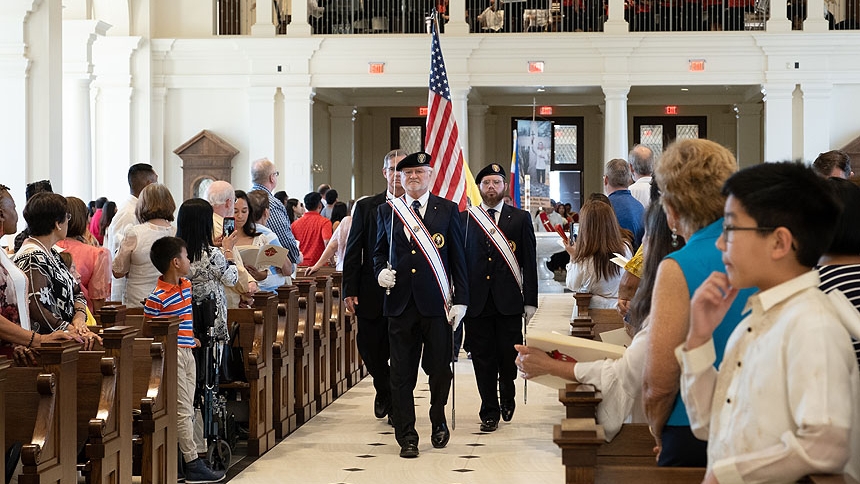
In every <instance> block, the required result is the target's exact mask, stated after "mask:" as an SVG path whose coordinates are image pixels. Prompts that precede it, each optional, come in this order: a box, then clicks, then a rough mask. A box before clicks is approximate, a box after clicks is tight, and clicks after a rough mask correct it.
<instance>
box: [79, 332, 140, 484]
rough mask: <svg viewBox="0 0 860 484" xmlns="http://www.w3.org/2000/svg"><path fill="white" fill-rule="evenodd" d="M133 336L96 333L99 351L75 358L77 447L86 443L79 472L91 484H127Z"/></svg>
mask: <svg viewBox="0 0 860 484" xmlns="http://www.w3.org/2000/svg"><path fill="white" fill-rule="evenodd" d="M137 333H138V330H137V329H135V328H132V327H129V326H114V327H111V328H106V329H104V330H103V331H102V334H101V336H102V339H103V349H102V350H101V351H81V352H80V353H79V355H78V375H77V390H78V402H77V410H78V420H77V436H78V440H77V442H78V446H77V447H76V448H81V446H82V445H84V444H85V443H86V456H87V462H86V464H85V465H83V466H82V467H83V468H82V472H83V473H84V475H86V476H87V482H88V483H91V484H102V483H105V484H107V483H116V482H131V476H132V466H131V463H132V458H131V457H132V425H131V423H132V422H131V414H132V411H131V410H132V380H133V378H132V374H133V368H134V337H135V336H136V335H137Z"/></svg>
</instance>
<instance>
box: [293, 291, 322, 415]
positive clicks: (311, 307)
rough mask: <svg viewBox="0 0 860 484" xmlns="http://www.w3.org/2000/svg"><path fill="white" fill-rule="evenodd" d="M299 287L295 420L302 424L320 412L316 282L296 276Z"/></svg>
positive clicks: (295, 356) (295, 341) (295, 355)
mask: <svg viewBox="0 0 860 484" xmlns="http://www.w3.org/2000/svg"><path fill="white" fill-rule="evenodd" d="M294 282H295V285H296V287H297V288H298V291H299V296H298V310H299V314H298V322H297V325H296V336H295V338H294V344H295V347H294V349H295V352H294V354H293V356H294V358H295V359H294V361H295V365H294V369H295V386H296V405H295V410H296V422H297V424H298V425H301V424H303V423H305V422H307V421H308V420H310V419H311V418H312V417H313V416H314V415H316V413H317V404H316V400H315V398H314V391H313V382H312V379H313V377H314V372H315V371H314V367H315V366H316V363H315V362H316V357H315V356H314V344H313V340H314V330H313V326H314V316H315V315H316V290H317V287H316V282H315V281H313V280H312V279H296V280H295V281H294Z"/></svg>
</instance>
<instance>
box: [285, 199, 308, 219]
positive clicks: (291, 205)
mask: <svg viewBox="0 0 860 484" xmlns="http://www.w3.org/2000/svg"><path fill="white" fill-rule="evenodd" d="M284 205H286V206H287V216H288V217H289V218H290V223H291V224H292V223H293V222H295V221H296V220H298V219H300V218H302V215H304V214H305V205H304V204H303V203H302V202H300V201H299V200H298V199H296V198H289V199H287V201H286V203H285V204H284Z"/></svg>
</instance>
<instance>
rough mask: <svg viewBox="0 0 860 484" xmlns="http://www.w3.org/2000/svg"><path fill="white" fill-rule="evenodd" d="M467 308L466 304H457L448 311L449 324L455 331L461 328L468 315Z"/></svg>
mask: <svg viewBox="0 0 860 484" xmlns="http://www.w3.org/2000/svg"><path fill="white" fill-rule="evenodd" d="M466 307H467V306H466V305H465V304H455V305H453V306H451V309H449V310H448V322H449V323H451V326H453V327H454V331H457V328H459V327H460V323H461V322H462V321H463V317H464V316H465V315H466Z"/></svg>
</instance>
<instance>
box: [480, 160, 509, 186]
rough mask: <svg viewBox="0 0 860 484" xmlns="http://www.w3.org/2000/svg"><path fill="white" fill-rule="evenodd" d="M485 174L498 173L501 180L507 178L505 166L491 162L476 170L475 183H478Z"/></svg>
mask: <svg viewBox="0 0 860 484" xmlns="http://www.w3.org/2000/svg"><path fill="white" fill-rule="evenodd" d="M487 175H499V176H500V177H502V180H505V181H507V180H508V177H507V175H505V168H504V167H503V166H502V165H500V164H498V163H491V164H489V165H487V166H485V167H484V168H483V169H482V170H481V171H479V172H478V174H477V175H475V183H477V184H478V185H480V184H481V179H482V178H484V177H485V176H487Z"/></svg>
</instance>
